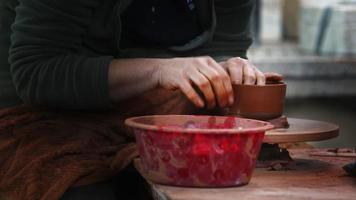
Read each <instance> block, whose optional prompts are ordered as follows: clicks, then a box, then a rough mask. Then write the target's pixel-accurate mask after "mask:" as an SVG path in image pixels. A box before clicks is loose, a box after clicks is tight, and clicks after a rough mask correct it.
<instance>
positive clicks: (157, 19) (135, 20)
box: [122, 0, 203, 48]
mask: <svg viewBox="0 0 356 200" xmlns="http://www.w3.org/2000/svg"><path fill="white" fill-rule="evenodd" d="M122 31H123V34H122V37H124V38H126V39H125V40H127V39H130V40H132V41H135V42H136V43H138V44H145V45H147V46H158V47H162V48H165V47H167V46H172V45H183V44H185V43H187V42H188V41H190V40H192V39H193V38H195V37H197V36H198V35H199V34H201V32H202V31H203V30H202V27H201V26H200V24H199V21H198V13H197V10H196V7H195V3H194V1H193V0H188V1H187V0H134V1H133V2H132V3H131V5H130V6H129V7H128V8H127V9H126V11H125V12H124V13H123V16H122ZM125 40H123V43H122V47H123V48H125V44H124V41H125Z"/></svg>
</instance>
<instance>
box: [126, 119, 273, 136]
mask: <svg viewBox="0 0 356 200" xmlns="http://www.w3.org/2000/svg"><path fill="white" fill-rule="evenodd" d="M167 116H168V117H193V116H194V117H217V118H227V117H233V118H235V119H239V120H246V121H254V122H257V123H262V124H264V125H263V126H261V127H256V128H249V129H217V128H212V129H202V128H179V127H178V128H177V127H174V128H173V127H159V126H157V125H149V124H143V123H139V122H135V120H137V119H140V118H149V117H167ZM125 125H126V126H128V127H131V128H136V129H145V130H150V131H162V132H180V133H201V134H220V133H225V134H226V133H227V134H242V133H251V132H265V131H268V130H271V129H273V128H274V125H273V124H271V123H270V122H266V121H261V120H255V119H248V118H242V117H236V116H214V115H143V116H137V117H130V118H127V119H126V120H125Z"/></svg>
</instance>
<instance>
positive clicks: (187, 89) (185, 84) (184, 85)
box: [179, 79, 204, 108]
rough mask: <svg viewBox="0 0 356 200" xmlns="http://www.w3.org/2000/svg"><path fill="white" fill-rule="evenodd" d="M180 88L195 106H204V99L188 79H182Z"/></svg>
mask: <svg viewBox="0 0 356 200" xmlns="http://www.w3.org/2000/svg"><path fill="white" fill-rule="evenodd" d="M179 88H180V89H181V91H182V92H183V93H184V95H185V96H186V97H187V98H188V99H189V100H190V101H191V102H192V103H193V104H194V105H195V106H197V107H200V108H202V107H204V101H203V100H202V99H201V98H200V97H199V95H198V93H197V92H196V91H195V90H194V89H193V87H192V85H191V84H190V83H189V81H188V80H186V79H184V80H182V81H181V82H180V84H179Z"/></svg>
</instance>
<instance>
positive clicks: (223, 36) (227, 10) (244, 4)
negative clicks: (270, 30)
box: [204, 0, 255, 58]
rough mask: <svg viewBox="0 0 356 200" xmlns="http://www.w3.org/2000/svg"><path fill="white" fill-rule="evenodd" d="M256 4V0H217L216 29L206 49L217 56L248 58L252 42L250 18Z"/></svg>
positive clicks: (215, 4)
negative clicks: (247, 53)
mask: <svg viewBox="0 0 356 200" xmlns="http://www.w3.org/2000/svg"><path fill="white" fill-rule="evenodd" d="M254 4H255V0H215V3H214V7H215V15H216V29H215V33H214V36H213V39H212V41H211V42H210V43H209V44H208V45H206V47H205V49H204V50H205V51H207V52H209V54H212V55H213V56H215V57H231V56H240V57H244V58H246V52H247V49H248V48H249V47H250V45H251V44H252V38H251V36H250V18H251V14H252V10H253V7H254ZM210 52H212V53H210Z"/></svg>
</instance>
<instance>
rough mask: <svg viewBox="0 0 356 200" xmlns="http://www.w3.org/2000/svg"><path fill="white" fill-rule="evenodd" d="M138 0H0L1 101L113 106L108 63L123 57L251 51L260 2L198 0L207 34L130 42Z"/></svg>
mask: <svg viewBox="0 0 356 200" xmlns="http://www.w3.org/2000/svg"><path fill="white" fill-rule="evenodd" d="M130 3H131V1H130V0H105V1H99V0H74V1H73V0H71V1H69V0H51V1H47V0H0V23H1V24H0V38H1V44H0V52H1V54H0V64H1V66H0V79H1V82H0V84H1V85H0V88H1V92H0V104H1V105H0V106H2V107H6V106H9V105H14V104H18V103H19V102H21V101H23V102H25V103H27V104H31V105H44V106H51V107H61V108H69V109H103V108H110V101H109V95H108V93H109V92H108V66H109V63H110V62H111V60H112V59H113V58H115V57H116V58H124V57H126V58H133V57H175V56H199V55H210V56H213V57H215V58H216V57H218V56H240V57H245V56H246V50H247V48H248V47H249V46H250V44H251V38H250V37H249V31H248V30H249V28H248V24H249V18H250V13H251V10H252V7H253V0H215V1H212V0H195V3H196V9H197V15H198V20H199V24H200V25H201V27H202V30H205V31H204V32H203V34H202V37H197V38H196V39H193V40H191V41H189V42H188V43H187V44H186V45H183V46H182V47H169V48H168V47H167V48H158V47H147V46H146V45H144V44H139V43H136V42H130V44H129V45H128V47H126V48H123V47H122V45H121V44H122V41H126V38H124V37H123V35H122V34H121V33H122V32H123V30H122V29H121V27H122V23H121V15H122V13H123V12H124V11H125V10H126V8H127V7H128V6H129V4H130ZM15 7H16V8H15ZM14 9H15V10H14ZM15 13H16V14H15ZM15 16H16V17H15ZM10 24H12V30H10ZM10 35H11V43H10V42H9V39H10V38H9V37H10ZM9 45H10V46H9ZM8 52H9V54H8ZM7 59H9V64H8V63H7V62H6V60H7ZM15 90H16V92H15ZM15 93H16V94H17V95H18V97H16V96H15ZM20 99H21V100H20Z"/></svg>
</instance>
